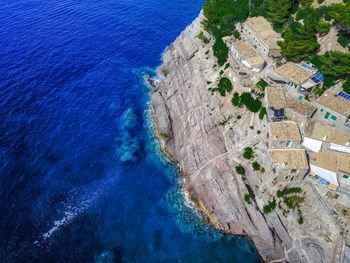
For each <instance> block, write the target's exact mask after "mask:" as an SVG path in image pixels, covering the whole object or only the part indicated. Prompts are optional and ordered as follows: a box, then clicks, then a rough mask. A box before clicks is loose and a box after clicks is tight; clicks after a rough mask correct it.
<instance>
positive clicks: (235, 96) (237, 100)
mask: <svg viewBox="0 0 350 263" xmlns="http://www.w3.org/2000/svg"><path fill="white" fill-rule="evenodd" d="M231 102H232V104H233V106H236V107H241V106H242V103H241V97H240V96H239V93H238V92H235V93H234V94H233V97H232V99H231Z"/></svg>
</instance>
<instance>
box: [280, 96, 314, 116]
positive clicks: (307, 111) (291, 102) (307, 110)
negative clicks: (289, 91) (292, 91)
mask: <svg viewBox="0 0 350 263" xmlns="http://www.w3.org/2000/svg"><path fill="white" fill-rule="evenodd" d="M286 101H287V108H289V109H291V110H293V111H295V112H296V113H298V114H300V115H304V116H310V115H311V114H313V113H314V112H315V110H316V107H314V106H313V105H312V104H311V103H310V102H308V101H305V100H302V101H299V100H298V99H297V98H294V97H287V98H286Z"/></svg>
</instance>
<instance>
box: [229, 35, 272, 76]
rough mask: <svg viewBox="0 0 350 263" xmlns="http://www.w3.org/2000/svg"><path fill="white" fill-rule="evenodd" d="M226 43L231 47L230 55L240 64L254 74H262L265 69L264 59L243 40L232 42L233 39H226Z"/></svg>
mask: <svg viewBox="0 0 350 263" xmlns="http://www.w3.org/2000/svg"><path fill="white" fill-rule="evenodd" d="M224 42H225V43H226V45H227V46H228V47H229V50H230V54H231V55H232V56H233V58H234V59H235V60H236V61H237V62H238V63H239V64H241V65H243V66H244V67H246V68H248V69H250V70H252V71H254V72H260V71H261V70H262V69H263V68H264V67H265V64H266V62H265V60H264V58H263V57H262V56H261V55H259V53H258V52H257V51H256V50H255V49H254V48H253V47H252V46H251V45H249V44H247V43H246V42H244V41H243V40H238V41H232V38H231V39H227V38H226V39H224Z"/></svg>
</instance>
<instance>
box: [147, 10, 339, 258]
mask: <svg viewBox="0 0 350 263" xmlns="http://www.w3.org/2000/svg"><path fill="white" fill-rule="evenodd" d="M201 19H202V17H201V15H200V16H199V17H198V18H197V19H196V20H195V21H194V22H193V23H192V24H191V25H189V26H188V27H187V28H186V30H185V31H184V32H182V33H181V35H180V36H179V37H178V38H177V39H176V41H175V42H174V43H173V44H171V45H170V46H169V47H168V48H167V50H166V52H165V54H164V57H163V65H162V67H161V69H160V71H161V72H164V73H165V74H164V76H163V79H162V81H161V82H160V83H159V84H158V85H157V86H156V87H155V89H154V91H153V95H152V110H153V114H154V118H155V123H156V127H157V130H158V132H159V135H160V136H161V137H162V138H163V139H164V140H163V141H164V149H165V150H166V152H167V153H168V154H169V155H170V157H171V158H172V159H174V160H176V161H177V162H178V163H179V166H180V167H181V170H182V173H183V175H184V176H185V177H186V178H187V179H188V180H187V181H188V182H189V185H190V195H191V198H192V200H193V201H194V202H195V203H196V204H197V206H198V207H199V208H200V209H201V210H202V211H203V212H204V213H205V214H206V215H207V217H208V219H209V220H210V221H211V223H212V224H213V225H214V226H215V227H217V228H218V229H220V230H223V231H225V232H227V233H232V234H243V235H248V236H249V237H251V239H252V240H253V242H254V244H255V246H256V247H257V249H258V251H259V253H260V254H261V255H262V257H263V258H264V259H265V260H266V261H269V262H286V261H289V262H341V261H333V251H334V250H335V247H336V246H337V244H335V243H334V244H333V243H329V244H326V245H325V243H326V242H325V241H324V240H323V239H322V238H317V237H315V234H310V231H311V230H309V227H308V226H309V225H311V226H312V220H313V219H312V216H311V217H310V218H307V219H304V221H305V222H306V223H305V224H304V225H303V226H300V225H298V224H297V223H296V219H295V218H292V219H290V220H291V221H288V220H287V219H285V218H282V215H280V214H279V212H277V211H276V212H272V213H271V214H269V215H264V214H263V213H262V212H261V211H260V210H262V206H263V205H264V204H266V200H269V197H270V196H269V194H268V190H266V189H267V188H269V186H267V187H266V182H265V184H264V181H263V180H262V179H261V177H259V176H257V175H256V174H255V173H254V172H253V171H252V170H251V166H250V165H249V164H248V163H247V162H244V161H243V160H240V155H241V151H242V149H243V148H244V147H246V146H249V145H255V147H256V148H257V154H258V155H261V157H262V158H264V157H265V156H264V155H266V152H267V149H266V144H264V142H263V139H264V136H266V132H265V131H264V130H263V128H264V126H263V125H265V124H264V123H262V122H261V121H260V120H259V119H258V118H257V116H256V114H255V115H252V114H250V113H247V112H245V110H244V109H236V108H234V107H231V108H230V107H228V106H225V107H224V105H226V104H225V100H223V99H222V98H221V97H220V96H219V95H216V94H214V95H212V94H211V93H210V92H209V91H208V87H210V86H212V87H213V85H215V84H216V83H217V82H218V79H219V74H218V71H220V70H218V69H215V68H213V65H214V64H216V63H215V59H214V57H213V55H212V50H211V48H210V45H208V44H207V45H205V44H204V43H202V42H201V41H200V40H199V39H197V38H196V37H195V36H196V35H197V34H198V33H199V32H200V31H201V30H203V29H202V28H201V23H200V21H201ZM207 50H209V54H208V53H207ZM228 72H230V70H228ZM228 74H230V73H228ZM207 80H210V81H212V82H213V83H212V84H207ZM235 88H236V87H235ZM237 88H241V87H237ZM223 109H225V111H223ZM229 114H231V115H232V116H233V118H232V121H231V124H230V125H231V129H230V128H228V127H227V126H225V125H220V122H221V121H222V119H223V116H228V115H229ZM238 114H239V115H241V116H242V118H236V117H237V115H238ZM252 125H255V126H259V128H260V129H261V130H262V132H261V134H257V133H256V131H253V130H251V129H250V128H249V127H251V126H252ZM265 129H266V128H265ZM239 163H241V164H242V165H243V166H244V167H245V169H246V178H245V179H243V178H242V176H240V175H238V174H236V173H235V166H236V165H238V164H239ZM262 163H264V161H262ZM246 184H249V185H250V188H251V189H252V191H253V192H254V194H255V199H254V200H253V202H254V204H247V203H246V202H244V194H245V193H247V186H246ZM264 185H265V186H264ZM264 187H265V188H264ZM257 208H260V209H257ZM313 209H315V210H316V211H317V213H323V210H322V206H320V208H319V207H318V206H315V207H313ZM306 214H307V215H308V214H309V213H306ZM317 217H319V214H317V215H316V216H315V218H317ZM310 220H311V221H310ZM328 224H329V226H328V227H327V231H336V230H334V229H336V228H335V227H334V226H333V225H332V224H333V223H332V222H328ZM315 232H317V231H316V230H315ZM327 233H328V232H327ZM328 234H329V233H328ZM329 235H330V236H331V238H335V237H337V234H336V233H333V234H329ZM313 257H314V260H313ZM320 257H324V260H323V261H318V260H319V258H320Z"/></svg>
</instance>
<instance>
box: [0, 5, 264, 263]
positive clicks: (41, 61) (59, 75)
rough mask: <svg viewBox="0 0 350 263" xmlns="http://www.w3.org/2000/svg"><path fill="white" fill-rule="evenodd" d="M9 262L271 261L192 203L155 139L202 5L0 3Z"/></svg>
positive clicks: (0, 250)
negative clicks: (168, 62) (172, 47)
mask: <svg viewBox="0 0 350 263" xmlns="http://www.w3.org/2000/svg"><path fill="white" fill-rule="evenodd" d="M0 2H1V4H0V14H1V15H0V131H1V133H0V237H1V238H0V262H208V263H213V262H260V261H261V259H260V257H259V255H258V254H257V252H256V251H255V249H254V247H253V246H252V244H251V242H250V241H249V240H248V239H246V238H243V237H232V236H226V235H223V234H221V233H220V232H218V231H216V230H215V229H213V228H212V227H211V226H209V225H208V224H206V223H205V222H204V220H203V218H202V217H201V216H200V215H199V214H197V213H196V212H195V209H193V207H191V205H190V204H188V202H187V201H186V198H185V194H184V192H183V190H182V189H183V188H182V180H181V178H180V176H179V174H178V171H177V168H176V167H175V166H174V165H173V164H171V163H170V162H168V161H167V160H166V159H164V157H163V155H162V154H161V152H160V149H159V142H158V141H157V139H156V138H154V135H153V132H152V120H151V117H150V111H149V100H150V90H149V89H148V88H147V87H146V86H145V84H144V74H154V71H153V69H155V68H156V67H157V66H158V65H159V64H160V63H161V60H160V59H161V54H162V52H163V51H164V49H165V47H166V46H167V45H169V44H170V43H171V42H172V41H173V40H174V39H175V38H176V36H177V35H178V34H179V33H180V32H181V31H182V30H183V29H184V28H185V26H186V25H188V24H189V23H190V22H191V21H192V20H193V19H194V18H195V17H196V16H197V14H198V12H199V11H200V8H201V5H202V4H203V0H168V1H160V0H142V1H141V0H61V1H54V0H45V1H44V0H16V1H9V0H7V1H5V0H0Z"/></svg>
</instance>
